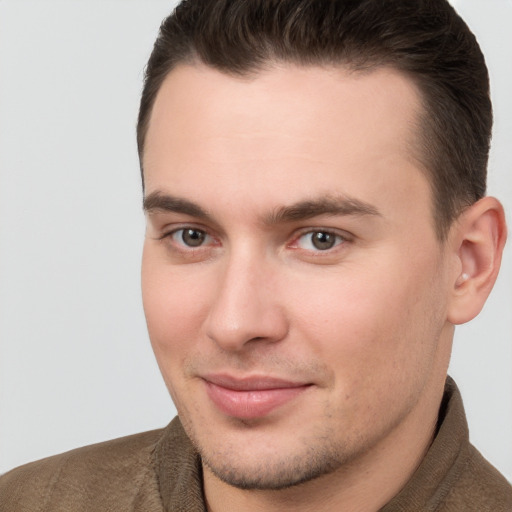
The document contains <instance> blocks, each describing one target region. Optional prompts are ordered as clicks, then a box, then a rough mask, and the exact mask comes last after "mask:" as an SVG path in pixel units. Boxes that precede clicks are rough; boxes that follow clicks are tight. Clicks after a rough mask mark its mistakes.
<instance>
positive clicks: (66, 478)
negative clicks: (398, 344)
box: [0, 379, 512, 512]
mask: <svg viewBox="0 0 512 512" xmlns="http://www.w3.org/2000/svg"><path fill="white" fill-rule="evenodd" d="M204 510H205V505H204V499H203V491H202V476H201V461H200V458H199V456H198V455H197V453H196V452H195V451H194V448H193V447H192V445H191V443H190V441H189V439H188V437H187V436H186V434H185V432H184V431H183V428H182V426H181V423H180V421H179V419H178V418H175V419H174V420H173V421H172V422H171V423H170V424H169V425H168V426H167V428H165V429H163V430H155V431H152V432H146V433H143V434H137V435H134V436H129V437H124V438H121V439H116V440H113V441H108V442H106V443H101V444H96V445H92V446H86V447H84V448H79V449H77V450H73V451H71V452H67V453H64V454H62V455H57V456H55V457H50V458H47V459H43V460H40V461H37V462H32V463H30V464H26V465H24V466H21V467H19V468H16V469H14V470H12V471H10V472H9V473H6V474H5V475H3V476H2V477H0V511H1V512H85V511H88V512H90V511H105V512H107V511H108V512H162V511H166V512H170V511H172V512H179V511H183V512H196V511H197V512H204ZM398 511H407V512H423V511H425V512H426V511H429V512H433V511H436V512H457V511H478V512H486V511H488V512H491V511H492V512H511V511H512V486H510V484H509V483H508V482H507V481H506V480H505V479H504V478H503V476H501V475H500V473H498V471H497V470H496V469H495V468H493V467H492V466H491V465H490V464H489V463H488V462H487V461H486V460H485V459H484V458H483V457H482V456H481V455H480V453H479V452H478V451H477V450H476V449H475V448H474V447H473V446H471V444H470V443H469V438H468V428H467V422H466V418H465V414H464V408H463V405H462V399H461V397H460V393H459V391H458V389H457V387H456V385H455V383H454V382H453V381H452V380H451V379H448V381H447V384H446V390H445V395H444V398H443V403H442V405H441V409H440V419H439V427H438V432H437V435H436V437H435V439H434V442H433V443H432V445H431V447H430V449H429V451H428V453H427V455H426V457H425V459H424V460H423V462H422V463H421V465H420V467H419V468H418V469H417V471H416V473H415V474H414V475H413V476H412V478H411V480H410V481H409V482H408V484H407V485H406V486H405V487H404V489H403V490H402V491H401V492H400V493H399V494H398V495H397V496H395V498H393V500H391V502H390V503H388V504H387V505H386V506H385V507H384V508H383V509H381V512H398Z"/></svg>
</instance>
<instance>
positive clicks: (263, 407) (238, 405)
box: [203, 375, 312, 419]
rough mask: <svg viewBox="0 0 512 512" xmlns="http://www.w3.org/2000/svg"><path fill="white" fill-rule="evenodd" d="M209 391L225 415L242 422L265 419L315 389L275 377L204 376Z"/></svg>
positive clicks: (211, 397) (208, 393)
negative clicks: (242, 420) (275, 410)
mask: <svg viewBox="0 0 512 512" xmlns="http://www.w3.org/2000/svg"><path fill="white" fill-rule="evenodd" d="M203 380H204V382H205V384H206V392H207V395H208V397H209V398H210V400H211V401H212V402H213V404H214V405H215V406H216V407H217V409H219V410H220V411H221V412H222V413H224V414H226V415H227V416H231V417H234V418H239V419H256V418H262V417H264V416H266V415H268V414H269V413H270V412H272V411H273V410H274V409H277V408H279V407H281V406H284V405H285V404H287V403H289V402H291V401H292V400H294V399H295V398H296V397H298V396H299V395H301V394H302V393H303V392H305V391H306V390H307V389H308V388H309V387H311V386H312V384H310V383H301V382H291V381H287V380H282V379H278V378H274V377H265V376H261V377H259V376H257V377H248V378H242V379H238V378H234V377H231V376H229V375H209V376H205V377H203Z"/></svg>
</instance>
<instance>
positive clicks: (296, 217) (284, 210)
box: [143, 191, 382, 225]
mask: <svg viewBox="0 0 512 512" xmlns="http://www.w3.org/2000/svg"><path fill="white" fill-rule="evenodd" d="M143 207H144V211H145V212H146V213H149V214H151V213H156V212H173V213H182V214H184V215H189V216H191V217H196V218H198V219H202V220H211V215H210V214H209V213H208V212H207V211H206V210H204V209H203V208H202V207H201V206H199V205H197V204H196V203H194V202H192V201H189V200H188V199H184V198H180V197H175V196H171V195H168V194H164V193H162V192H160V191H155V192H152V193H151V194H149V195H148V196H147V197H145V198H144V203H143ZM321 215H329V216H338V215H339V216H365V215H371V216H378V217H382V214H381V213H380V212H379V210H378V209H377V208H376V207H375V206H373V205H371V204H369V203H366V202H364V201H361V200H359V199H355V198H351V197H347V196H340V197H337V196H322V197H320V198H319V199H308V200H304V201H299V202H297V203H294V204H291V205H289V206H282V207H280V208H277V209H276V210H274V211H273V212H271V213H270V214H268V215H266V216H265V217H264V218H263V223H264V224H266V225H275V224H280V223H287V222H298V221H301V220H307V219H311V218H313V217H319V216H321Z"/></svg>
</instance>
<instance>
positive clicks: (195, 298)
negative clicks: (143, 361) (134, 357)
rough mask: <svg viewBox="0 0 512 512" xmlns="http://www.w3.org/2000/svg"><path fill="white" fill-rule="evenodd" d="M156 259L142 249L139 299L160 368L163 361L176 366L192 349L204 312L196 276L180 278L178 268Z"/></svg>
mask: <svg viewBox="0 0 512 512" xmlns="http://www.w3.org/2000/svg"><path fill="white" fill-rule="evenodd" d="M157 260H158V258H157V257H156V256H154V255H152V254H151V252H150V251H148V250H146V249H145V251H144V255H143V261H142V300H143V304H144V313H145V316H146V322H147V326H148V332H149V337H150V340H151V344H152V346H153V350H154V352H155V355H156V357H157V360H158V363H159V365H160V367H161V369H162V371H164V370H165V368H163V365H164V364H165V365H166V366H167V365H171V364H172V365H173V366H178V365H179V364H180V363H181V362H182V360H183V359H184V358H185V357H186V354H187V352H188V351H190V350H192V349H193V347H194V342H195V340H196V339H197V334H198V329H200V328H201V326H202V324H203V321H204V320H203V319H204V316H205V314H206V311H207V307H206V300H205V297H206V296H207V293H206V290H205V289H204V286H202V283H203V280H202V279H201V277H200V276H198V277H197V279H194V280H191V279H190V278H184V277H183V272H181V273H180V271H179V269H178V270H177V269H176V267H173V266H171V265H166V264H162V262H161V261H157ZM168 356H172V357H169V358H168ZM163 358H165V360H163Z"/></svg>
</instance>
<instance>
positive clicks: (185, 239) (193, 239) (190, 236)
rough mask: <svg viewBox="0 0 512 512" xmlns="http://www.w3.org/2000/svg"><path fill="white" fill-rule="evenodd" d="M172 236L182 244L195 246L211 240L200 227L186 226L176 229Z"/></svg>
mask: <svg viewBox="0 0 512 512" xmlns="http://www.w3.org/2000/svg"><path fill="white" fill-rule="evenodd" d="M171 238H172V239H173V240H174V241H175V242H177V243H178V244H180V245H185V246H187V247H192V248H195V247H201V246H202V245H203V244H204V243H205V242H207V241H209V239H210V236H209V235H207V234H206V233H205V232H204V231H202V230H200V229H195V228H184V229H177V230H176V231H174V232H173V233H172V235H171Z"/></svg>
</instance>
